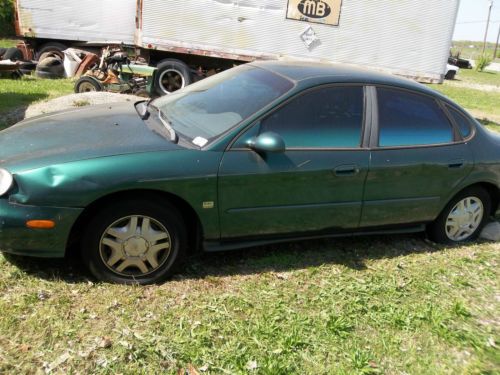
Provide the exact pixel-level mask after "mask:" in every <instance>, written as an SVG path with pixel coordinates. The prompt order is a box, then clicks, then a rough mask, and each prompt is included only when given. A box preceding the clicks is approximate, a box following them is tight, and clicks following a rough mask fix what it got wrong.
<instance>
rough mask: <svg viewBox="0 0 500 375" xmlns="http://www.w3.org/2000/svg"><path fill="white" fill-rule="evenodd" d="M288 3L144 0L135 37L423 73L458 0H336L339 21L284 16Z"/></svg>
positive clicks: (428, 75) (438, 64)
mask: <svg viewBox="0 0 500 375" xmlns="http://www.w3.org/2000/svg"><path fill="white" fill-rule="evenodd" d="M313 2H314V3H316V4H317V3H318V2H326V3H329V2H330V3H331V4H332V8H333V7H335V6H336V4H337V3H339V1H338V0H309V1H308V0H304V1H302V3H303V5H302V7H303V8H304V7H305V6H306V5H307V6H309V7H312V4H311V3H313ZM289 3H290V4H291V3H295V4H297V1H296V0H183V1H165V0H143V9H142V30H141V33H140V34H138V35H140V38H138V39H139V40H136V42H137V43H138V44H140V45H142V46H144V47H153V48H158V49H162V50H167V51H173V52H181V53H195V54H205V55H208V56H216V57H228V58H234V57H239V58H240V59H242V60H251V59H252V58H266V57H269V58H275V57H282V56H286V57H293V58H300V59H312V60H326V61H331V62H342V63H352V64H357V65H364V66H371V67H378V68H380V69H382V70H387V71H390V72H393V73H397V74H402V75H407V76H411V77H413V78H417V79H419V80H422V81H434V82H435V81H441V80H442V78H443V75H444V71H445V66H446V60H447V57H448V54H449V47H450V44H451V37H452V33H453V29H454V24H455V20H456V14H457V10H458V5H459V1H458V0H447V1H443V0H429V1H425V2H422V1H421V0H399V1H380V0H342V1H341V2H340V17H339V19H338V26H334V25H332V24H321V23H317V20H314V21H315V22H314V23H313V22H303V21H300V20H295V19H290V18H287V16H289V15H290V12H288V8H289V6H290V4H289ZM299 3H300V2H299ZM306 3H307V4H306ZM310 9H311V8H310ZM304 19H306V17H304ZM311 20H312V19H309V21H311ZM311 41H312V43H311V44H309V45H307V43H309V42H311Z"/></svg>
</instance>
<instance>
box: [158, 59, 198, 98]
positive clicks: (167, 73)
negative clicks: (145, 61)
mask: <svg viewBox="0 0 500 375" xmlns="http://www.w3.org/2000/svg"><path fill="white" fill-rule="evenodd" d="M191 82H192V77H191V71H190V69H189V67H188V66H187V65H186V64H184V63H183V62H182V61H180V60H176V59H167V60H162V61H161V62H160V63H159V64H158V65H157V71H156V74H155V77H154V89H155V92H156V94H158V95H160V96H162V95H168V94H171V93H173V92H175V91H177V90H180V89H182V88H184V87H186V86H187V85H189V84H191Z"/></svg>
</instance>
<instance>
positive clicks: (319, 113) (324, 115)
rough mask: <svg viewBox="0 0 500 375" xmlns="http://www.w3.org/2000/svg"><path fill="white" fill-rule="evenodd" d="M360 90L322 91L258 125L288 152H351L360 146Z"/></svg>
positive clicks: (261, 130)
mask: <svg viewBox="0 0 500 375" xmlns="http://www.w3.org/2000/svg"><path fill="white" fill-rule="evenodd" d="M363 97H364V94H363V87H325V88H321V89H317V90H314V91H311V92H308V93H305V94H303V95H300V96H299V97H297V98H295V99H293V100H292V101H290V102H289V103H287V104H286V105H285V106H284V107H282V108H280V109H278V110H277V111H275V112H273V113H272V114H271V115H270V116H268V117H267V118H265V119H263V120H262V121H261V122H260V133H264V132H268V131H272V132H275V133H278V134H279V135H280V136H281V137H282V138H283V140H284V141H285V145H286V147H287V149H289V148H353V147H359V146H360V143H361V129H362V127H363V102H364V100H363Z"/></svg>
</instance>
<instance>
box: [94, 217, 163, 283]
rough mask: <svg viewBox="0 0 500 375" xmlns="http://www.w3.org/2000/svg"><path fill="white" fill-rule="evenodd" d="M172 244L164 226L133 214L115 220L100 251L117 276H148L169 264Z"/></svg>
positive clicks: (102, 238)
mask: <svg viewBox="0 0 500 375" xmlns="http://www.w3.org/2000/svg"><path fill="white" fill-rule="evenodd" d="M171 245H172V243H171V239H170V235H169V233H168V231H167V229H166V228H165V226H164V225H163V224H162V223H160V222H159V221H157V220H155V219H153V218H151V217H149V216H142V215H133V216H127V217H124V218H121V219H119V220H117V221H115V222H114V223H113V224H111V225H110V226H109V227H108V228H107V229H106V230H105V231H104V234H103V235H102V237H101V241H100V245H99V252H100V255H101V259H102V260H103V262H104V264H105V265H106V267H108V268H109V269H110V270H111V271H113V272H114V273H116V274H119V275H122V276H129V277H130V276H145V275H148V274H150V273H152V272H154V271H156V270H157V269H158V268H160V267H161V266H162V265H163V264H164V263H165V262H166V260H167V258H168V256H169V254H170V248H171Z"/></svg>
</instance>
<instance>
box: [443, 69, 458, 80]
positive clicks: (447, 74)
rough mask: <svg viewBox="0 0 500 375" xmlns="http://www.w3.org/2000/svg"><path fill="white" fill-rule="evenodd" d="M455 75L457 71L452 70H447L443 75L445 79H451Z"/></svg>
mask: <svg viewBox="0 0 500 375" xmlns="http://www.w3.org/2000/svg"><path fill="white" fill-rule="evenodd" d="M456 75H457V72H456V71H454V70H449V71H448V72H447V73H446V75H445V76H444V78H445V79H449V80H453V79H455V76H456Z"/></svg>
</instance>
